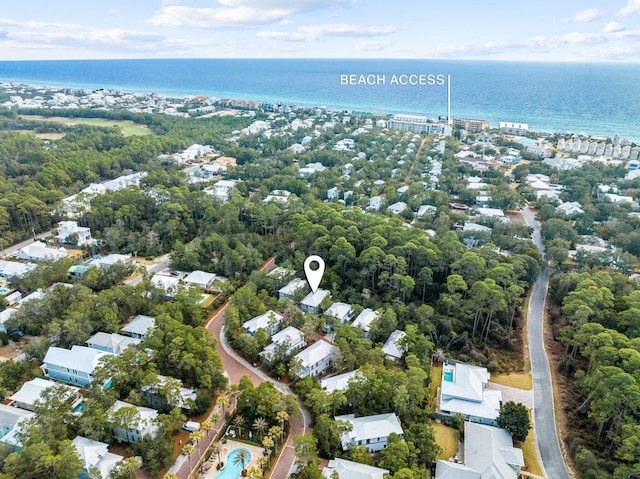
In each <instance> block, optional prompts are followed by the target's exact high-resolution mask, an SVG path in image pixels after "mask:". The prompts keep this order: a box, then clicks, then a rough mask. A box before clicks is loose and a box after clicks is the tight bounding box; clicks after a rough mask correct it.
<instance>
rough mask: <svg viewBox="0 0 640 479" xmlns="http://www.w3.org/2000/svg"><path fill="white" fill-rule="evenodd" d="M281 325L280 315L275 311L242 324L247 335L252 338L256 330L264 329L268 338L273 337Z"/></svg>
mask: <svg viewBox="0 0 640 479" xmlns="http://www.w3.org/2000/svg"><path fill="white" fill-rule="evenodd" d="M281 324H282V315H281V314H278V313H276V312H275V311H271V310H269V311H267V312H266V313H264V314H261V315H259V316H256V317H254V318H251V319H250V320H248V321H245V322H244V323H242V326H243V327H244V329H245V330H246V331H247V333H248V334H250V335H251V336H254V335H255V334H256V332H257V331H258V329H261V328H262V329H264V330H265V331H266V332H267V334H268V335H269V336H273V335H274V334H275V333H276V332H277V331H278V329H280V325H281Z"/></svg>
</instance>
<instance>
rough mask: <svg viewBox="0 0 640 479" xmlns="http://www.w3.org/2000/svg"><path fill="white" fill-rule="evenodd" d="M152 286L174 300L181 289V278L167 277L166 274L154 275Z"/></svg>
mask: <svg viewBox="0 0 640 479" xmlns="http://www.w3.org/2000/svg"><path fill="white" fill-rule="evenodd" d="M151 284H153V285H154V286H155V287H156V288H158V289H161V290H162V291H164V294H165V296H166V297H167V298H173V297H174V296H175V294H176V293H177V292H178V289H179V288H180V278H178V277H176V276H165V275H164V274H154V275H153V276H152V277H151Z"/></svg>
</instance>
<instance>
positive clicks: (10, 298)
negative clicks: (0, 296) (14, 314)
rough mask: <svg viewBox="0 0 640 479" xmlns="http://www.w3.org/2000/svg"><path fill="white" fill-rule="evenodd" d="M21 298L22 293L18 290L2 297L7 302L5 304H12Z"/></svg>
mask: <svg viewBox="0 0 640 479" xmlns="http://www.w3.org/2000/svg"><path fill="white" fill-rule="evenodd" d="M21 299H22V293H21V292H20V291H14V292H13V293H9V294H7V295H6V296H5V297H4V302H5V303H7V306H13V305H14V304H16V303H18V302H19V301H20V300H21Z"/></svg>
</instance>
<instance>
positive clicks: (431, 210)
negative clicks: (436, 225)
mask: <svg viewBox="0 0 640 479" xmlns="http://www.w3.org/2000/svg"><path fill="white" fill-rule="evenodd" d="M437 211H438V208H436V207H435V206H432V205H421V206H420V208H418V211H417V212H416V214H415V216H416V218H420V217H422V216H424V215H426V214H430V215H435V214H436V212H437Z"/></svg>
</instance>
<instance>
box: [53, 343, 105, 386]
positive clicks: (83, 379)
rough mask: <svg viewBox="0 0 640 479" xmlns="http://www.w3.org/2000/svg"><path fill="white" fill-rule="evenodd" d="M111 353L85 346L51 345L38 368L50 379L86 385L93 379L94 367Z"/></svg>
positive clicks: (75, 384)
mask: <svg viewBox="0 0 640 479" xmlns="http://www.w3.org/2000/svg"><path fill="white" fill-rule="evenodd" d="M111 355H112V354H111V353H107V352H105V351H98V350H97V349H92V348H87V347H85V346H72V347H71V349H64V348H59V347H56V346H51V347H50V348H49V350H48V351H47V354H46V355H45V357H44V359H43V361H42V366H40V368H41V369H42V371H43V372H44V375H45V376H47V377H49V378H51V379H57V380H59V381H63V382H65V383H68V384H72V385H74V386H88V385H89V384H91V382H92V381H93V373H94V372H95V370H96V368H97V367H98V366H99V365H100V363H101V362H102V360H103V359H104V358H105V357H108V356H111Z"/></svg>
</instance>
